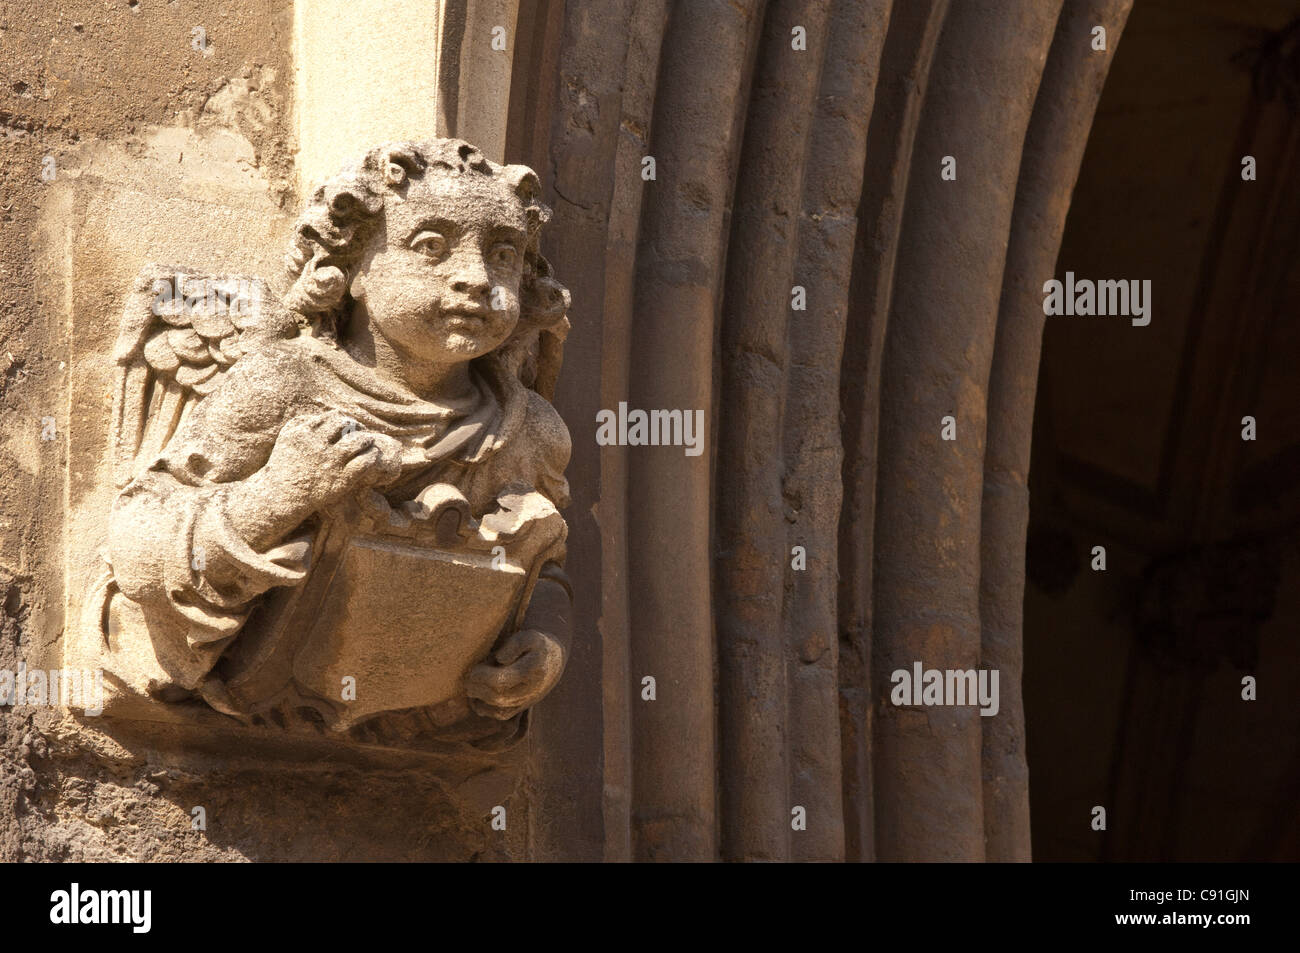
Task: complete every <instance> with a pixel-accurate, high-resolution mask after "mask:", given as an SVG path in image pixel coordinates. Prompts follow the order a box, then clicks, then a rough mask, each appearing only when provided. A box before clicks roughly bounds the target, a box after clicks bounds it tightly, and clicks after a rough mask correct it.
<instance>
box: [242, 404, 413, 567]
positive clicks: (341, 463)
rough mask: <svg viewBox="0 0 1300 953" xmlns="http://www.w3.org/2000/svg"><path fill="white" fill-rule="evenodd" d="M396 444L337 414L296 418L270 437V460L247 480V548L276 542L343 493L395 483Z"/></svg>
mask: <svg viewBox="0 0 1300 953" xmlns="http://www.w3.org/2000/svg"><path fill="white" fill-rule="evenodd" d="M401 453H402V445H401V443H400V442H399V441H397V440H395V439H393V438H392V437H390V436H388V435H387V434H382V433H375V432H374V431H369V430H362V429H358V428H357V425H356V422H355V421H353V420H350V419H349V418H348V417H347V416H346V415H345V414H343V413H341V412H339V411H337V410H327V411H323V412H321V413H317V414H307V415H304V416H302V417H296V418H294V419H293V420H291V421H289V422H288V423H287V424H285V425H284V428H283V429H282V430H281V431H280V433H279V435H278V436H277V437H276V440H275V446H274V447H273V448H272V450H271V457H270V459H269V460H267V462H266V466H264V467H263V468H262V469H261V470H259V471H258V472H257V473H256V474H254V476H253V477H252V478H251V479H250V480H249V481H247V487H246V490H245V492H246V494H247V495H248V496H250V497H251V499H249V500H247V501H245V502H244V503H243V504H242V505H241V506H240V507H237V508H236V509H248V508H249V507H251V508H252V509H253V510H254V511H255V512H257V513H258V514H259V516H260V519H259V521H258V525H257V526H255V527H254V526H250V527H249V528H250V530H252V532H251V533H250V534H249V542H250V543H251V544H253V545H255V546H256V545H258V544H268V543H271V542H275V541H277V540H278V539H279V538H280V537H282V536H283V534H284V533H287V532H289V531H291V530H292V529H293V528H294V527H295V526H297V525H298V524H299V523H301V522H302V521H303V520H304V519H306V518H307V517H308V516H310V515H311V514H312V513H315V512H318V511H320V510H322V509H324V508H325V507H327V506H329V505H330V504H331V503H333V502H335V501H336V500H338V499H340V498H341V497H343V496H344V495H345V494H347V493H350V492H353V491H355V490H358V489H360V488H362V487H365V486H374V485H376V484H383V483H386V482H389V481H391V480H393V479H396V478H397V477H398V476H399V475H400V474H401V470H402V466H401Z"/></svg>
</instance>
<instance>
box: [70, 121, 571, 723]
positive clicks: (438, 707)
mask: <svg viewBox="0 0 1300 953" xmlns="http://www.w3.org/2000/svg"><path fill="white" fill-rule="evenodd" d="M539 191H540V188H539V183H538V180H537V176H536V175H535V174H534V173H533V172H532V171H531V170H529V169H528V168H526V167H524V166H517V165H507V166H501V165H498V164H496V163H494V162H491V161H489V160H487V159H486V158H485V157H484V156H483V155H482V154H481V153H480V152H479V151H478V150H477V149H475V148H474V147H473V146H471V145H470V144H468V143H466V142H463V141H460V140H432V141H427V142H421V143H400V144H395V145H389V146H384V147H381V148H377V149H374V150H371V151H370V152H369V153H368V154H367V155H366V156H365V158H364V159H363V160H362V161H361V163H360V164H359V165H357V166H355V167H353V168H351V169H349V170H346V171H345V172H343V173H342V174H340V175H339V176H337V177H335V178H334V179H332V180H331V181H329V182H327V183H326V184H325V185H323V186H322V187H320V188H319V189H317V190H316V192H315V193H314V194H313V195H312V197H311V199H310V201H309V202H308V203H307V206H306V208H305V210H304V211H303V213H302V215H301V217H300V219H299V220H298V222H297V224H296V226H295V230H294V235H293V240H292V245H291V248H290V250H289V253H288V256H287V260H286V272H285V274H284V275H283V276H282V277H281V278H280V279H279V280H278V281H275V282H272V283H271V284H269V285H268V284H264V283H262V282H260V281H258V280H257V279H247V278H239V277H238V276H212V275H208V276H202V275H200V276H193V275H186V274H184V273H183V270H182V269H178V268H164V267H159V266H150V267H149V268H148V269H146V270H145V272H144V273H143V274H142V275H141V276H140V278H139V279H138V281H137V284H136V286H135V289H134V292H133V293H132V295H131V296H130V298H129V300H128V303H127V306H126V310H125V314H124V318H123V325H122V330H121V334H120V337H119V340H118V345H117V349H116V354H115V359H116V361H117V364H118V366H119V384H120V386H119V392H118V394H117V398H116V408H115V420H114V429H115V431H116V444H115V447H116V449H115V453H116V459H115V467H116V475H117V482H118V486H119V487H120V488H121V489H120V492H119V493H118V496H117V499H116V502H115V503H114V506H113V509H112V513H111V516H110V519H109V533H108V544H107V551H106V562H107V569H106V570H105V572H104V574H103V576H102V577H101V579H100V581H99V584H98V585H97V588H96V590H95V592H94V593H93V595H92V597H91V599H90V601H89V605H88V608H89V610H90V617H91V618H92V619H93V620H94V624H95V625H96V626H97V627H98V633H97V634H98V636H99V638H100V641H101V646H102V651H103V657H104V667H105V670H106V675H107V677H108V678H109V680H110V681H112V682H114V684H115V685H116V686H117V689H118V691H119V692H121V693H123V694H125V695H128V696H132V697H135V698H147V699H150V700H151V701H153V702H154V703H158V704H166V703H189V704H193V703H194V702H195V701H196V700H202V702H204V703H206V704H207V705H209V706H211V707H212V708H215V709H217V710H218V711H221V712H224V713H226V714H229V715H232V716H234V717H237V718H240V719H241V720H245V721H252V722H255V723H256V722H258V721H259V720H267V719H269V720H273V721H277V722H282V723H283V722H285V721H286V720H294V719H300V720H303V721H306V722H313V723H315V724H317V725H319V726H322V727H324V728H326V729H333V730H340V731H342V730H351V731H353V732H354V733H356V732H364V731H365V730H369V729H368V728H367V726H371V728H373V730H374V731H375V732H377V734H376V735H375V737H378V738H380V739H381V740H382V738H384V737H388V736H393V735H396V736H399V737H403V736H410V735H412V734H415V733H419V732H421V731H424V730H431V731H433V732H435V733H439V732H441V734H442V735H443V736H447V735H450V736H452V737H462V738H469V739H475V738H479V739H481V738H485V737H489V736H491V737H503V736H504V735H509V734H511V733H514V734H516V735H517V733H518V732H519V731H521V730H522V727H521V722H522V720H523V715H524V714H525V713H526V710H527V709H528V708H529V707H530V706H532V705H533V704H535V703H536V702H537V701H538V700H540V699H541V698H542V697H543V696H544V695H545V694H546V693H547V692H549V691H550V690H551V688H552V687H553V686H554V685H555V683H556V681H557V680H558V678H559V676H560V674H561V671H562V670H563V667H564V664H565V658H566V654H567V651H568V639H569V628H570V623H569V607H570V601H571V591H570V588H569V583H568V581H567V579H566V577H565V575H564V572H563V569H562V567H563V563H564V540H565V535H566V526H565V523H564V521H563V519H562V518H561V517H560V515H559V513H558V509H560V508H563V507H564V506H565V505H566V504H567V503H568V484H567V482H566V480H565V476H564V470H565V467H566V465H567V463H568V458H569V434H568V431H567V429H566V428H565V426H564V423H563V421H562V420H561V419H560V417H559V415H558V414H557V413H556V412H555V410H554V409H553V408H552V407H551V405H550V403H549V402H548V398H549V397H550V396H551V393H552V391H553V387H554V382H555V378H556V375H557V374H558V371H559V365H560V357H561V348H562V342H563V339H564V336H565V333H566V332H567V330H568V326H569V325H568V320H567V318H566V311H567V308H568V303H569V295H568V292H567V291H566V290H565V289H564V288H563V287H562V286H561V285H560V284H559V283H558V282H556V281H555V280H554V279H553V278H552V277H551V273H550V266H549V265H548V264H547V262H546V260H545V259H544V258H543V257H542V256H541V255H540V254H539V252H538V239H539V234H540V231H541V228H542V226H543V225H544V223H545V222H546V220H547V219H548V217H549V215H550V211H549V209H547V208H546V207H545V206H544V205H542V204H541V203H540V201H539V200H538V194H539ZM376 726H377V727H376Z"/></svg>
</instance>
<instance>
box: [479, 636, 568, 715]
mask: <svg viewBox="0 0 1300 953" xmlns="http://www.w3.org/2000/svg"><path fill="white" fill-rule="evenodd" d="M494 658H495V659H496V663H497V664H492V663H491V662H480V663H479V664H478V665H475V666H474V667H473V668H471V669H470V670H469V672H468V673H467V674H466V675H465V694H466V695H468V696H469V698H470V705H471V707H472V708H473V709H474V710H475V711H476V712H478V713H479V714H480V715H486V716H488V717H489V718H497V719H500V720H501V721H504V720H506V719H507V718H513V717H514V716H515V715H517V714H519V712H521V711H523V710H524V709H525V708H531V707H532V706H533V705H536V704H537V703H538V702H539V701H541V700H542V698H544V697H545V696H546V693H547V692H549V691H550V690H551V689H552V688H553V687H555V683H556V682H557V681H559V679H560V674H561V673H562V672H563V671H564V662H565V653H564V646H563V645H562V644H561V643H560V642H559V640H558V639H556V638H555V637H554V636H552V635H549V634H547V633H546V632H542V631H541V630H539V629H520V630H519V631H518V632H515V633H514V634H513V635H510V636H509V637H507V638H506V640H505V642H503V643H502V645H501V647H500V648H499V649H497V650H496V652H495V653H494Z"/></svg>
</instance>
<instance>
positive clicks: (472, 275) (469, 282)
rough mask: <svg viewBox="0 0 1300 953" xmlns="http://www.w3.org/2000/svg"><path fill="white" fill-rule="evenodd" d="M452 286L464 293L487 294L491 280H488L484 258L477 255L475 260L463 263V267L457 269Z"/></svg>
mask: <svg viewBox="0 0 1300 953" xmlns="http://www.w3.org/2000/svg"><path fill="white" fill-rule="evenodd" d="M451 287H452V289H453V290H455V291H459V292H461V293H462V294H475V295H480V294H487V293H488V290H489V289H490V288H491V282H489V281H488V274H487V269H486V268H485V267H483V260H482V259H481V258H478V257H475V258H474V260H473V261H467V262H464V263H462V265H461V267H460V268H458V269H456V277H455V278H453V279H452V282H451Z"/></svg>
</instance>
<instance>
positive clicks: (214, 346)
mask: <svg viewBox="0 0 1300 953" xmlns="http://www.w3.org/2000/svg"><path fill="white" fill-rule="evenodd" d="M296 329H297V323H296V321H295V320H294V318H293V316H292V315H291V314H290V313H289V311H288V310H287V309H285V307H284V306H283V304H281V302H280V301H279V299H278V298H276V297H275V296H274V295H273V294H272V293H271V292H270V289H269V288H268V287H267V284H266V282H264V281H263V280H262V279H260V278H257V277H255V276H251V275H210V274H194V273H193V272H192V271H190V270H189V269H185V268H182V267H177V266H171V265H158V264H149V265H146V266H145V267H144V268H143V269H142V270H141V272H140V274H139V275H138V276H137V278H136V280H135V283H134V284H133V285H132V287H131V292H130V293H129V294H128V295H127V299H126V304H125V307H124V309H123V312H122V323H121V328H120V330H119V332H118V337H117V344H116V346H115V347H114V350H113V359H114V361H115V363H116V364H117V381H116V388H115V393H114V400H113V438H114V439H113V477H114V482H115V483H116V484H117V487H118V488H119V489H121V488H122V487H124V486H126V484H127V483H129V482H130V481H131V478H132V477H133V476H134V475H135V472H136V469H137V467H138V466H140V465H141V464H143V463H146V462H147V461H148V460H150V459H152V458H153V457H154V456H155V455H156V454H157V453H158V452H160V451H161V450H162V449H163V447H165V446H166V445H167V441H168V440H170V439H171V437H172V435H173V434H174V433H175V432H176V429H177V428H178V427H179V426H180V425H181V422H182V421H183V420H184V419H185V416H186V414H187V413H188V411H189V409H190V408H191V407H192V406H193V405H194V404H195V403H197V402H198V401H199V400H201V399H202V398H203V397H205V396H206V395H207V394H208V393H210V392H211V391H212V389H213V388H214V387H216V385H217V383H218V382H219V381H220V380H221V378H222V376H223V375H224V374H225V372H226V371H228V370H229V369H230V368H231V367H232V366H233V365H234V363H235V362H236V361H237V360H239V358H240V357H241V356H242V355H244V354H246V353H248V352H249V351H252V350H254V349H256V348H257V347H258V346H259V345H260V344H261V343H264V342H266V341H269V340H272V339H275V338H284V337H291V336H292V335H293V334H295V333H296Z"/></svg>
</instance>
